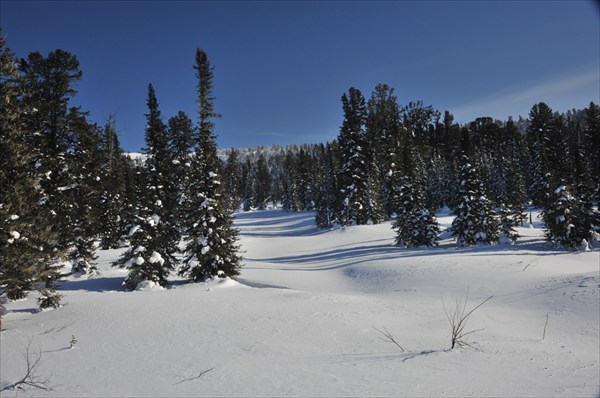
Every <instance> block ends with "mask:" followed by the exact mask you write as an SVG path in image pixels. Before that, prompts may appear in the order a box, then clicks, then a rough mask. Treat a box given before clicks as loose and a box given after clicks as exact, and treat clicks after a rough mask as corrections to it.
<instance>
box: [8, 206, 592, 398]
mask: <svg viewBox="0 0 600 398" xmlns="http://www.w3.org/2000/svg"><path fill="white" fill-rule="evenodd" d="M437 216H438V221H439V223H440V226H441V228H442V229H443V228H447V227H449V226H450V225H451V223H452V219H453V216H451V215H449V213H448V212H446V213H442V212H440V213H438V215H437ZM534 217H535V213H534ZM535 222H536V228H534V229H530V228H517V232H518V233H519V234H520V235H521V236H522V238H520V239H519V240H518V241H517V242H516V243H515V244H514V245H494V246H467V247H459V246H457V245H456V243H455V242H454V241H453V239H452V238H451V237H450V236H449V235H448V234H443V235H442V237H443V239H442V240H441V241H440V246H439V247H436V248H418V249H404V248H399V247H396V246H394V245H393V242H394V237H395V236H394V232H393V231H392V229H391V225H390V223H383V224H378V225H370V226H350V227H346V228H343V229H337V230H332V231H326V232H324V231H320V230H317V229H316V228H315V227H314V213H286V212H282V211H279V210H270V211H255V212H249V213H241V214H238V215H237V216H236V224H235V226H236V227H237V228H239V229H240V233H241V235H240V237H241V239H240V244H241V245H242V250H243V251H244V258H245V267H244V268H243V269H242V272H241V275H240V276H239V278H237V280H232V279H229V278H214V279H211V280H209V281H207V282H205V283H197V284H184V283H181V281H180V280H179V279H177V278H173V282H172V283H171V284H169V285H168V286H166V288H165V289H163V288H161V287H160V286H157V285H154V284H144V285H140V286H139V289H140V290H139V291H135V292H127V291H125V290H124V288H123V287H122V282H123V279H124V278H125V276H126V275H127V272H126V270H123V269H119V268H111V267H110V263H111V262H112V261H114V260H115V259H116V258H118V257H119V255H120V254H121V253H123V250H124V249H119V250H106V251H104V250H103V251H99V253H98V254H99V260H98V268H99V269H100V271H101V275H99V276H94V277H92V278H89V279H81V278H75V277H68V278H66V280H65V281H64V282H62V284H61V285H62V291H61V294H63V295H64V298H63V302H64V305H63V306H61V307H60V308H58V309H55V310H51V311H43V312H38V311H37V310H36V308H37V304H36V298H37V293H31V294H30V295H29V297H28V298H27V299H26V300H21V301H17V302H10V303H7V304H6V309H7V314H6V315H5V316H4V321H3V327H4V328H5V330H4V331H3V332H2V334H1V336H2V338H1V339H0V352H1V353H2V355H1V356H0V389H2V388H4V387H6V386H8V385H10V383H13V382H15V381H17V380H19V379H20V378H21V377H22V376H23V375H24V366H25V361H24V358H23V349H24V347H25V345H26V344H27V341H28V340H29V339H32V347H31V348H32V352H34V353H35V354H37V353H38V352H41V353H42V357H41V362H40V366H39V368H38V370H37V372H38V376H39V377H40V378H45V377H50V382H49V383H50V385H51V386H52V387H53V390H52V391H42V390H33V389H28V390H27V391H13V390H5V391H2V396H3V397H15V396H31V395H35V396H59V397H84V396H153V397H158V396H169V397H172V396H178V397H179V396H279V397H286V396H311V397H312V396H360V397H365V396H371V397H379V396H410V397H414V396H478V397H484V396H520V397H521V396H538V397H542V396H544V397H546V396H563V397H572V396H588V397H592V396H594V397H597V396H598V393H599V392H600V377H599V372H598V371H599V355H600V354H599V349H600V347H599V345H600V343H599V341H600V331H599V325H600V319H599V318H600V315H599V314H600V308H599V307H600V304H599V299H600V297H599V290H600V285H599V284H600V275H599V272H600V271H599V260H600V258H599V257H600V251H599V250H598V248H597V247H596V248H594V249H593V250H592V251H590V252H563V251H554V250H553V249H552V248H553V246H552V245H549V244H546V243H545V242H544V238H543V229H541V228H538V227H537V226H538V225H539V224H537V219H536V221H535ZM467 289H468V290H469V300H468V308H469V309H470V308H473V307H474V306H476V305H477V304H479V303H481V302H482V301H483V300H485V299H486V298H487V297H489V296H493V298H492V299H491V300H490V301H488V302H487V303H485V305H483V306H482V307H480V308H479V309H478V310H477V311H475V312H474V313H473V314H472V315H471V317H470V318H469V321H468V323H467V327H466V330H476V329H482V330H480V331H478V332H476V333H473V334H471V335H469V336H468V338H467V340H468V342H469V343H471V345H472V347H463V348H460V349H454V350H449V347H450V345H449V343H450V329H449V326H448V321H447V319H446V315H445V314H444V309H443V304H444V303H445V304H446V306H447V307H448V306H450V307H451V306H452V305H453V303H454V302H455V300H457V299H461V298H464V297H465V295H466V292H467ZM546 321H547V324H546ZM374 328H377V329H379V330H387V331H389V333H390V334H391V335H393V336H394V338H395V339H396V341H397V342H398V343H399V344H400V345H401V346H402V347H403V348H404V350H405V351H401V350H400V349H399V348H398V347H396V346H395V345H394V344H390V343H387V342H385V341H383V340H381V338H382V337H383V336H382V335H381V334H380V333H379V332H378V331H377V330H375V329H374ZM544 329H546V331H545V336H544V335H543V334H544ZM73 337H74V338H75V339H76V341H77V349H69V348H70V342H71V341H72V338H73Z"/></svg>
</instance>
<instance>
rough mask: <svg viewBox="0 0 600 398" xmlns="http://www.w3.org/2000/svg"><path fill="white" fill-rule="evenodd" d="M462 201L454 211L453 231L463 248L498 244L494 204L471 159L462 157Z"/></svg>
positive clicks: (460, 189) (460, 199) (465, 156)
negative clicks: (488, 196) (487, 196)
mask: <svg viewBox="0 0 600 398" xmlns="http://www.w3.org/2000/svg"><path fill="white" fill-rule="evenodd" d="M458 195H459V202H458V204H457V206H456V208H455V209H454V210H453V214H454V215H455V216H456V217H455V218H454V220H453V221H452V226H451V227H450V229H449V230H450V232H451V233H452V236H454V237H456V240H457V243H458V244H459V245H460V246H464V245H476V244H495V243H497V242H498V238H499V232H498V223H497V221H496V219H495V218H494V213H493V209H492V204H491V202H490V201H489V200H488V199H487V198H486V196H485V191H484V187H483V183H482V182H481V180H480V179H479V176H478V175H477V171H476V170H475V167H474V166H473V165H471V163H470V161H469V157H468V156H467V155H466V154H465V155H463V158H462V166H461V169H460V185H459V189H458Z"/></svg>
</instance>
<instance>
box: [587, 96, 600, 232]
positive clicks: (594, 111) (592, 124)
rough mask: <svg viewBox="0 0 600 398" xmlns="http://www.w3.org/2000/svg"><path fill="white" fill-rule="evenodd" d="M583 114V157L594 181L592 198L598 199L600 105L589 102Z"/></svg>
mask: <svg viewBox="0 0 600 398" xmlns="http://www.w3.org/2000/svg"><path fill="white" fill-rule="evenodd" d="M584 114H585V125H586V126H585V129H584V132H583V148H584V156H585V157H584V158H585V159H587V160H588V162H587V164H588V167H587V168H588V170H589V171H588V173H589V175H590V176H591V177H592V180H593V181H594V187H593V191H594V193H593V195H594V196H593V198H594V200H596V201H600V106H598V105H597V104H595V103H594V102H590V105H589V106H588V107H587V108H586V109H585V110H584ZM599 224H600V223H599ZM598 228H600V225H598Z"/></svg>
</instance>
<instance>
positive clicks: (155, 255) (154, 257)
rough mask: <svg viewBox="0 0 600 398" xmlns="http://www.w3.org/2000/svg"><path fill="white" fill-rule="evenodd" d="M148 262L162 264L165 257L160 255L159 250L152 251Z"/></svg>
mask: <svg viewBox="0 0 600 398" xmlns="http://www.w3.org/2000/svg"><path fill="white" fill-rule="evenodd" d="M148 262H149V263H150V264H154V263H159V264H160V265H162V264H164V262H165V259H164V258H162V256H161V255H160V253H158V252H154V251H153V252H152V255H151V256H150V258H149V259H148Z"/></svg>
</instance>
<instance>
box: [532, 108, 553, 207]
mask: <svg viewBox="0 0 600 398" xmlns="http://www.w3.org/2000/svg"><path fill="white" fill-rule="evenodd" d="M553 123H554V115H553V114H552V109H550V107H549V106H548V105H546V104H545V103H543V102H540V103H538V104H535V105H534V106H533V107H532V108H531V111H530V112H529V127H528V128H527V139H528V142H529V150H530V161H529V165H530V170H529V173H528V174H529V176H530V181H529V197H530V198H531V199H532V200H533V203H534V204H535V205H537V206H542V207H543V206H544V204H545V201H546V200H547V198H548V195H549V192H548V190H549V186H550V184H551V179H552V178H553V175H552V173H551V168H550V160H549V158H548V155H549V152H550V151H549V149H548V142H549V141H550V137H551V135H552V127H553ZM554 177H555V176H554Z"/></svg>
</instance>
